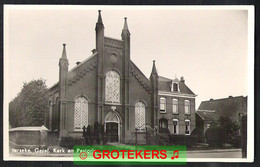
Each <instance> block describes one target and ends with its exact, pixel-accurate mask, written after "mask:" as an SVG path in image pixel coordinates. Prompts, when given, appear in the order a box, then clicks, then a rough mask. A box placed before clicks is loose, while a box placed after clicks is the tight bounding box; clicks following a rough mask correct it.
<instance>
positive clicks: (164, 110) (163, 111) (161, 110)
mask: <svg viewBox="0 0 260 167" xmlns="http://www.w3.org/2000/svg"><path fill="white" fill-rule="evenodd" d="M162 101H164V109H162V104H163V103H162ZM160 112H161V113H166V98H165V97H161V98H160Z"/></svg>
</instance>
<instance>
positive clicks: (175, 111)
mask: <svg viewBox="0 0 260 167" xmlns="http://www.w3.org/2000/svg"><path fill="white" fill-rule="evenodd" d="M172 113H173V114H178V100H177V99H172Z"/></svg>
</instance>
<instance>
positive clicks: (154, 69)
mask: <svg viewBox="0 0 260 167" xmlns="http://www.w3.org/2000/svg"><path fill="white" fill-rule="evenodd" d="M152 74H157V70H156V67H155V60H153V69H152Z"/></svg>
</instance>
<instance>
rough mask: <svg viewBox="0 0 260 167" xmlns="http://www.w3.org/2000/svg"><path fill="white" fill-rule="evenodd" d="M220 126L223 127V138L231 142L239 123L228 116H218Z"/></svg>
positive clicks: (236, 134) (236, 133) (236, 132)
mask: <svg viewBox="0 0 260 167" xmlns="http://www.w3.org/2000/svg"><path fill="white" fill-rule="evenodd" d="M219 123H220V126H221V127H222V128H223V131H224V132H223V138H224V139H225V142H226V143H231V139H232V138H233V137H236V136H238V130H239V123H238V122H236V121H234V120H233V119H232V118H230V117H223V116H222V117H220V118H219Z"/></svg>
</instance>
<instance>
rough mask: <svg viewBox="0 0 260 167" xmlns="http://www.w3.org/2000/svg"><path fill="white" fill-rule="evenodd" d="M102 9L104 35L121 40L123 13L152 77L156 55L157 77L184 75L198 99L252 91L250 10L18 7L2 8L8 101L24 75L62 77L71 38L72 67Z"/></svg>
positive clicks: (89, 43) (84, 53)
mask: <svg viewBox="0 0 260 167" xmlns="http://www.w3.org/2000/svg"><path fill="white" fill-rule="evenodd" d="M99 9H100V10H102V12H101V13H102V18H103V23H104V26H105V36H108V37H112V38H117V39H121V32H122V29H123V23H124V17H127V18H128V19H127V21H128V28H129V30H130V33H131V50H130V52H131V60H132V61H133V62H134V63H135V64H136V65H137V67H139V69H140V70H141V71H142V72H143V73H144V74H145V75H146V77H148V78H149V76H150V73H151V70H152V62H153V60H155V61H156V68H157V71H158V74H159V75H160V76H164V77H167V78H172V79H174V78H175V76H176V77H178V78H180V77H181V76H183V77H184V79H185V83H186V85H187V86H188V87H189V88H190V89H191V90H192V91H193V92H194V93H195V94H196V95H197V97H196V109H197V108H198V107H199V104H200V102H201V101H205V100H209V99H210V98H213V99H219V98H227V97H228V96H230V95H232V96H240V95H243V96H247V95H248V86H249V85H248V72H249V71H248V12H247V10H227V9H224V10H220V9H207V8H200V9H198V8H197V9H195V8H193V9H191V8H186V9H183V8H175V7H147V6H146V7H123V6H119V7H105V6H92V7H88V6H73V7H68V6H34V7H32V6H30V7H28V6H27V7H26V6H15V7H10V8H8V10H5V15H4V35H5V40H4V45H5V46H4V47H5V50H4V59H5V60H6V61H5V64H4V69H5V70H6V71H7V75H5V76H4V78H5V80H7V81H8V85H7V87H5V90H6V92H5V93H7V94H8V99H7V100H8V101H11V100H12V99H13V98H14V97H15V96H16V95H17V93H19V92H20V91H21V88H22V86H23V83H24V82H30V81H31V80H33V79H39V78H43V79H45V80H46V84H47V86H48V87H50V86H52V85H53V84H55V83H56V82H57V81H58V75H59V66H58V62H59V58H60V57H61V54H62V44H63V43H66V44H67V45H66V51H67V57H68V60H69V69H72V68H73V67H74V66H75V65H76V62H78V61H83V60H85V59H86V58H88V57H89V56H90V55H91V50H92V49H94V48H95V24H96V21H97V16H98V10H99Z"/></svg>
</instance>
